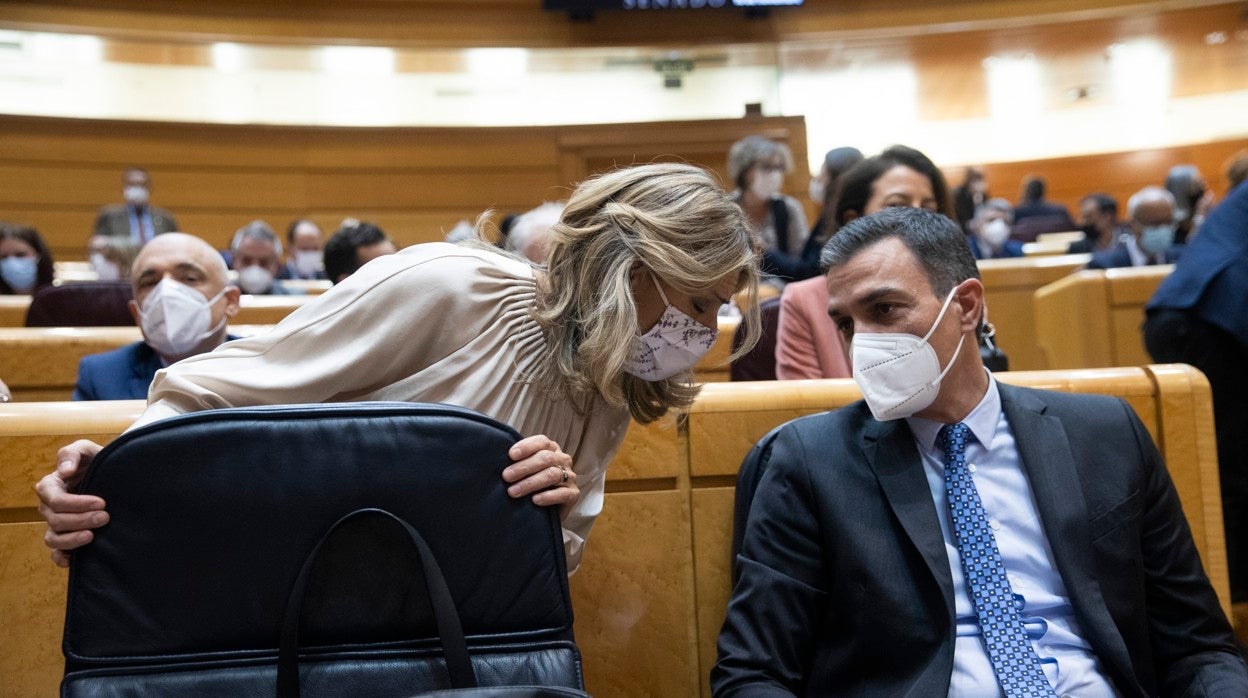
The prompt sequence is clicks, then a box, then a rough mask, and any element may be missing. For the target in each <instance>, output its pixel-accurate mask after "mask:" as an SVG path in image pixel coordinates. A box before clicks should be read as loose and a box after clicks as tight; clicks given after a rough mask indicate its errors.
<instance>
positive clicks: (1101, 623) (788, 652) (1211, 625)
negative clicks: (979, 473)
mask: <svg viewBox="0 0 1248 698" xmlns="http://www.w3.org/2000/svg"><path fill="white" fill-rule="evenodd" d="M998 387H999V389H1000V392H1001V403H1002V409H1003V410H1004V411H1005V413H1006V415H1007V416H1008V418H1009V421H1010V425H1011V428H1012V430H1013V432H1014V436H1015V439H1016V441H1017V445H1018V451H1019V456H1020V459H1021V462H1022V468H1023V472H1024V473H1025V474H1026V476H1027V478H1028V481H1029V482H1030V484H1031V488H1032V492H1033V494H1034V497H1035V500H1036V508H1037V512H1038V513H1039V515H1040V519H1041V521H1042V522H1043V525H1044V530H1045V531H1046V534H1047V536H1048V541H1049V545H1050V547H1051V548H1052V550H1053V555H1054V559H1055V562H1056V565H1057V568H1058V572H1059V573H1060V574H1061V577H1062V580H1063V582H1064V583H1065V585H1066V589H1067V592H1068V594H1069V595H1070V601H1071V604H1072V606H1073V608H1074V611H1075V616H1076V618H1077V619H1078V621H1079V623H1080V626H1081V628H1082V631H1083V635H1084V637H1085V639H1086V640H1087V641H1088V642H1089V643H1090V644H1091V646H1092V648H1093V650H1094V651H1095V653H1096V655H1097V657H1098V658H1099V659H1100V662H1101V666H1102V670H1103V671H1104V672H1105V674H1106V675H1107V676H1108V678H1109V679H1110V680H1111V681H1112V682H1113V683H1114V685H1115V687H1116V688H1117V690H1118V691H1120V692H1121V693H1122V695H1124V696H1152V695H1198V696H1199V695H1209V696H1231V695H1248V669H1246V668H1245V665H1244V662H1243V660H1242V659H1241V658H1240V657H1239V655H1238V653H1237V652H1236V649H1235V644H1234V639H1233V637H1232V634H1231V628H1230V625H1229V623H1228V622H1227V620H1226V618H1225V616H1224V615H1223V613H1222V610H1221V607H1220V606H1219V605H1218V599H1217V597H1216V595H1215V594H1214V591H1213V588H1212V587H1211V586H1210V584H1209V580H1208V578H1207V577H1206V576H1205V573H1204V570H1203V568H1202V567H1201V563H1200V558H1199V557H1198V555H1197V552H1196V547H1195V544H1194V543H1193V541H1192V537H1191V531H1190V530H1189V528H1188V525H1187V520H1186V519H1185V518H1184V516H1183V511H1182V509H1181V508H1180V505H1179V499H1178V495H1177V494H1176V492H1175V490H1174V486H1173V484H1172V483H1171V481H1170V477H1169V474H1168V473H1167V472H1166V469H1165V466H1164V465H1163V464H1162V461H1161V457H1160V455H1159V454H1158V452H1157V449H1156V447H1155V446H1154V445H1153V443H1152V441H1151V439H1150V438H1149V436H1148V433H1147V431H1145V429H1144V426H1143V425H1142V424H1141V423H1140V421H1139V419H1138V418H1136V416H1135V414H1134V413H1133V412H1132V411H1131V408H1130V407H1129V406H1128V405H1127V404H1126V403H1125V402H1124V401H1122V400H1117V399H1114V398H1109V397H1104V396H1091V395H1070V394H1062V393H1051V392H1046V391H1038V390H1031V389H1026V388H1018V387H1011V386H1007V385H998ZM768 458H769V463H768V465H767V467H766V472H765V474H764V475H763V478H762V481H761V482H760V484H759V489H758V492H757V494H756V495H755V497H754V503H753V506H752V508H751V509H750V514H749V523H748V525H747V529H746V532H745V538H744V542H743V544H742V551H741V555H740V557H739V558H738V559H737V561H736V564H737V567H738V572H739V574H740V577H739V579H738V581H737V583H736V585H735V588H734V590H733V596H732V601H731V603H730V604H729V608H728V616H727V619H726V620H725V622H724V628H723V631H722V632H721V634H720V637H719V662H718V663H717V664H716V666H715V668H714V670H713V671H712V673H711V685H712V688H713V689H714V692H715V695H716V696H769V695H794V694H795V695H810V696H825V695H826V696H858V695H863V696H943V695H946V694H947V693H948V690H949V681H950V675H951V673H952V670H953V653H954V633H955V623H954V599H953V583H952V579H951V576H950V572H949V560H948V557H947V555H946V554H945V544H944V539H943V538H942V535H941V529H940V523H939V520H938V519H937V517H938V516H940V515H941V514H939V513H938V512H937V511H936V507H935V504H934V503H933V500H932V495H931V491H930V489H929V487H928V483H927V478H926V476H925V474H924V466H923V463H922V461H921V459H920V456H919V453H918V449H917V447H916V446H915V443H914V437H913V436H912V433H911V431H910V429H909V427H908V426H907V424H906V423H905V421H902V420H898V421H893V422H879V421H876V420H875V419H872V418H871V415H870V412H869V411H868V410H867V408H866V405H865V403H863V402H857V403H855V404H853V405H850V406H848V407H846V408H843V409H841V410H837V411H835V412H827V413H823V414H819V415H813V416H810V417H804V418H801V419H798V420H795V421H793V422H790V423H789V424H788V425H786V426H784V427H782V428H781V429H780V431H779V433H778V434H777V435H776V438H775V441H774V442H773V445H772V449H771V453H770V454H769V456H768ZM1189 690H1190V691H1191V692H1190V693H1185V691H1189Z"/></svg>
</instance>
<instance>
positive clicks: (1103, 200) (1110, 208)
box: [1079, 192, 1118, 220]
mask: <svg viewBox="0 0 1248 698" xmlns="http://www.w3.org/2000/svg"><path fill="white" fill-rule="evenodd" d="M1084 201H1091V202H1092V203H1094V204H1096V211H1097V213H1108V214H1109V215H1110V216H1113V218H1114V220H1118V202H1117V201H1116V200H1115V199H1114V197H1112V196H1110V195H1109V194H1105V193H1103V192H1096V193H1095V194H1088V195H1087V196H1085V197H1083V198H1082V199H1080V200H1079V203H1081V204H1082V203H1083V202H1084Z"/></svg>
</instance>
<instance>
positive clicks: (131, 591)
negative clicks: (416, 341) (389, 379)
mask: <svg viewBox="0 0 1248 698" xmlns="http://www.w3.org/2000/svg"><path fill="white" fill-rule="evenodd" d="M519 438H520V437H519V435H518V434H517V433H516V432H515V431H514V430H512V429H511V428H509V427H507V426H505V425H503V424H501V423H498V422H496V421H494V420H492V419H489V418H487V417H484V416H482V415H479V414H476V413H474V412H471V411H469V410H465V409H461V408H456V407H450V406H445V405H421V404H410V403H355V404H339V405H311V406H293V407H261V408H240V409H229V410H213V411H207V412H199V413H194V414H189V415H184V416H181V417H175V418H172V419H168V420H164V421H161V422H157V423H154V424H151V425H148V426H146V427H144V428H142V429H138V430H135V431H133V432H129V433H126V434H123V435H122V436H121V437H119V438H118V439H117V440H116V441H114V442H113V443H112V444H111V445H109V446H108V447H107V448H106V449H104V450H103V451H101V452H100V454H99V455H97V456H96V458H95V460H94V462H93V463H92V464H91V467H90V469H89V470H88V473H87V476H86V478H85V479H84V482H83V483H82V486H81V488H80V491H82V492H87V493H91V494H96V495H99V496H101V497H103V498H104V499H105V501H106V502H107V503H108V509H109V512H110V514H111V521H110V523H109V524H108V525H107V526H106V527H104V528H102V529H100V530H99V531H98V533H97V535H96V538H95V540H94V542H92V543H91V544H90V545H88V546H86V547H84V548H82V549H81V550H79V551H77V552H75V553H74V560H73V565H72V567H71V570H70V578H69V598H68V610H67V614H66V620H65V635H64V651H65V656H66V670H67V676H66V680H65V682H64V683H63V685H62V691H63V693H66V694H71V695H97V694H101V693H108V694H114V693H117V692H118V691H120V692H121V693H125V692H126V691H127V690H129V689H132V688H133V689H143V690H146V691H148V692H154V693H167V692H171V691H172V692H189V693H194V694H197V695H198V694H216V695H244V694H248V695H250V694H254V693H256V685H257V684H256V681H257V676H260V684H261V685H264V686H267V685H273V686H276V683H272V684H269V683H267V682H268V680H269V677H270V676H271V677H272V680H273V681H274V682H275V681H276V674H275V669H274V668H273V667H274V665H275V658H276V653H277V648H278V629H279V627H280V624H281V619H282V613H283V609H284V605H285V604H286V602H287V595H288V594H289V593H290V590H291V586H292V583H293V582H294V580H295V577H296V575H297V574H298V572H299V568H300V566H301V565H302V564H303V562H304V560H305V558H306V557H307V556H308V554H309V552H310V551H311V550H312V548H313V547H314V546H315V545H316V543H317V541H318V540H319V539H320V538H321V536H322V535H323V534H324V533H325V532H326V531H327V530H328V529H329V528H330V527H331V526H332V525H333V524H334V523H335V522H336V521H337V520H338V519H340V518H342V517H343V516H344V515H346V514H348V513H350V512H352V511H356V510H358V509H363V508H377V509H383V510H385V511H387V512H390V513H392V514H394V515H396V516H398V517H399V518H400V519H402V520H404V521H406V522H408V523H410V524H411V525H412V526H413V527H414V528H415V529H416V530H418V531H419V532H420V533H421V535H422V536H423V537H424V538H425V539H426V540H427V541H428V544H429V547H430V549H431V550H432V552H433V553H434V556H435V558H436V560H437V562H438V564H439V565H441V567H442V571H443V573H444V575H445V578H446V583H447V587H448V588H449V590H450V592H451V596H452V597H453V598H454V601H455V605H456V606H457V608H458V609H459V615H460V618H461V620H462V625H463V630H464V633H465V635H466V636H467V641H468V646H469V650H470V651H471V653H472V662H473V667H474V670H475V671H476V674H477V677H478V679H479V680H480V682H481V685H483V686H490V685H494V686H499V685H515V684H545V685H555V686H568V687H574V688H579V687H580V686H581V685H582V681H581V675H580V656H579V653H577V650H576V647H575V645H574V644H573V643H572V613H571V604H570V600H569V596H568V585H567V569H566V564H565V561H564V557H563V539H562V533H561V530H560V527H559V523H558V519H557V515H556V512H555V511H554V510H553V509H546V508H541V507H538V506H536V505H534V504H533V503H532V502H530V501H528V500H514V499H512V498H510V497H508V496H507V493H506V489H505V483H504V482H503V481H502V477H501V472H502V470H503V468H504V467H506V466H507V465H508V464H509V463H510V459H509V458H508V456H507V451H508V449H509V448H510V447H511V446H512V444H514V443H515V442H516V441H517V440H519ZM361 530H362V533H361V534H360V535H357V536H356V537H354V538H352V537H347V538H342V537H339V538H338V539H336V541H335V544H334V545H333V546H332V549H326V550H323V551H322V555H321V556H320V558H318V563H317V565H318V567H316V568H314V569H315V570H317V571H316V572H315V573H314V574H313V577H314V579H316V580H319V581H314V582H313V583H312V584H311V585H310V587H309V590H308V594H307V597H306V603H305V604H304V612H303V618H304V623H303V625H302V631H301V633H300V647H301V656H302V661H301V668H300V673H301V676H302V683H303V685H304V691H305V693H307V694H314V695H322V694H324V693H323V691H318V690H313V689H316V688H318V687H319V688H320V689H326V690H327V689H329V688H330V687H332V686H337V688H335V689H333V690H332V691H330V694H333V692H334V691H337V692H339V693H340V694H343V695H384V694H386V693H387V690H388V689H386V688H385V687H384V686H383V687H381V688H378V690H376V691H374V690H371V689H372V688H375V686H369V685H366V684H369V683H370V682H377V681H378V679H377V678H376V677H377V675H378V674H377V672H378V671H381V672H382V673H385V672H389V674H388V675H390V676H391V677H392V678H391V679H386V680H383V681H381V682H380V683H381V684H385V683H386V682H387V681H393V682H394V685H395V686H400V687H401V686H409V687H411V686H420V687H424V688H429V687H447V686H449V684H448V683H446V681H445V680H444V678H443V677H444V675H445V668H444V666H443V663H442V657H441V654H440V649H439V647H438V645H437V642H436V637H437V633H436V631H435V628H434V624H433V622H432V618H431V614H430V609H429V604H428V601H427V598H426V597H425V596H424V594H423V588H424V587H423V584H422V583H421V582H420V571H419V570H420V565H419V560H418V558H417V556H416V555H414V554H411V553H410V551H409V544H408V543H406V542H404V541H402V540H399V541H397V544H396V540H395V538H394V536H393V531H392V532H391V534H386V533H385V532H384V531H382V530H380V529H377V528H374V529H372V530H370V529H369V528H368V527H362V529H361ZM329 547H331V546H327V548H329ZM413 580H415V581H413ZM361 657H363V658H364V659H361ZM379 667H380V669H379ZM395 675H397V676H398V678H397V679H394V678H393V676H395ZM344 682H345V683H344ZM346 686H350V687H351V688H350V690H348V689H347V688H346ZM366 689H368V690H366ZM266 692H267V691H266ZM406 692H407V693H408V694H411V693H415V692H416V691H414V690H410V688H409V689H408V690H407V691H406Z"/></svg>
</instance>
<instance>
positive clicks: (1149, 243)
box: [1088, 187, 1183, 269]
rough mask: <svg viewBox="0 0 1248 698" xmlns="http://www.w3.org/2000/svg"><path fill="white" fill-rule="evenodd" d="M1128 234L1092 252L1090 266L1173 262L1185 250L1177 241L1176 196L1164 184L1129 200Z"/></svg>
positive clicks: (1105, 267)
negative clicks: (1175, 238) (1108, 245)
mask: <svg viewBox="0 0 1248 698" xmlns="http://www.w3.org/2000/svg"><path fill="white" fill-rule="evenodd" d="M1127 218H1128V229H1127V230H1128V233H1129V234H1127V235H1124V236H1122V238H1120V239H1119V240H1118V242H1117V243H1116V244H1115V245H1114V246H1113V247H1110V248H1109V249H1107V250H1101V251H1099V252H1093V253H1092V261H1090V262H1088V268H1089V269H1114V268H1117V267H1143V266H1148V265H1149V264H1172V263H1174V262H1176V261H1178V259H1179V256H1180V255H1181V254H1182V253H1183V246H1182V245H1180V244H1176V243H1175V241H1174V235H1175V230H1176V228H1175V223H1174V196H1173V195H1172V194H1171V193H1170V192H1168V191H1166V190H1165V189H1162V188H1161V187H1144V188H1143V189H1141V190H1139V191H1137V192H1136V193H1135V194H1133V195H1132V196H1131V198H1130V199H1129V200H1128V201H1127Z"/></svg>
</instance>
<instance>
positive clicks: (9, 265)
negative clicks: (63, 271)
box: [0, 221, 54, 296]
mask: <svg viewBox="0 0 1248 698" xmlns="http://www.w3.org/2000/svg"><path fill="white" fill-rule="evenodd" d="M53 274H54V267H53V265H52V252H51V250H49V249H48V246H47V244H46V243H44V241H43V238H42V237H40V236H39V231H37V230H35V229H34V228H31V227H30V226H25V225H15V224H13V223H5V222H4V221H0V295H6V296H13V295H19V296H21V295H30V294H31V293H34V292H35V290H36V289H39V288H42V287H44V286H47V285H49V284H51V283H52V279H53Z"/></svg>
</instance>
